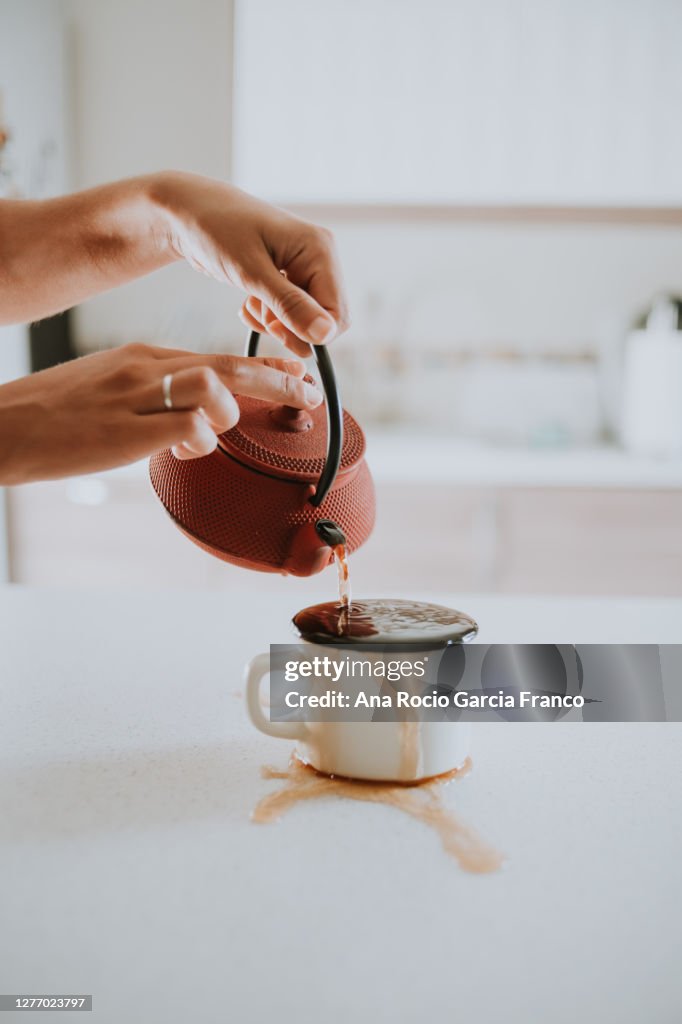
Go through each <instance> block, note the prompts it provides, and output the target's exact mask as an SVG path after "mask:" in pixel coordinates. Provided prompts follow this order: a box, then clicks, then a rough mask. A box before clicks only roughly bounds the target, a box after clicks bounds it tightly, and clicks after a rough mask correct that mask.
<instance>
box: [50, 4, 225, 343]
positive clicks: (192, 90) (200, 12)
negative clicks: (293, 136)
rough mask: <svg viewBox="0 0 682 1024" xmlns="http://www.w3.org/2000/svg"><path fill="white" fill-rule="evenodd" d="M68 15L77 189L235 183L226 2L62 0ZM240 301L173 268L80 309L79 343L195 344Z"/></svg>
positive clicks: (204, 337)
mask: <svg viewBox="0 0 682 1024" xmlns="http://www.w3.org/2000/svg"><path fill="white" fill-rule="evenodd" d="M66 10H67V17H68V22H69V32H70V36H71V42H72V53H73V66H72V73H73V94H74V97H75V147H74V158H73V167H74V184H75V185H76V187H87V186H90V185H94V184H98V183H100V182H103V181H110V180H112V179H115V178H121V177H126V176H129V175H134V174H141V173H146V172H149V171H154V170H162V169H166V168H178V169H182V170H188V171H195V172H198V173H201V174H207V175H212V176H214V177H217V178H224V179H227V178H229V176H230V137H231V88H232V67H231V53H232V40H231V31H232V11H231V3H230V2H229V0H115V2H112V3H109V2H107V0H66ZM238 305H239V303H238V299H237V297H236V296H235V295H234V294H233V293H231V292H230V291H228V289H226V288H221V287H220V286H219V285H218V284H216V283H214V282H211V281H208V280H205V279H204V278H203V277H202V276H201V275H198V274H194V273H192V272H191V271H190V270H189V269H188V268H186V267H171V268H168V269H167V270H164V271H162V272H160V273H158V274H155V275H152V276H151V277H149V278H147V279H145V280H142V281H138V282H136V283H134V284H132V285H129V286H128V287H126V288H122V289H118V290H117V291H116V292H113V293H110V294H108V295H103V296H100V297H98V298H97V299H93V300H91V301H90V302H87V303H85V304H84V305H83V306H82V307H81V308H80V309H79V310H78V315H77V332H78V337H79V340H80V342H81V344H82V346H83V347H89V346H90V345H93V344H101V343H104V342H115V341H118V340H128V339H130V338H139V337H152V338H158V337H162V338H163V337H165V338H169V339H171V340H175V341H178V342H181V343H183V344H191V343H192V342H193V341H194V340H195V339H196V340H198V341H199V342H201V341H205V340H206V332H207V330H208V329H210V330H215V329H216V325H219V324H221V323H222V322H224V321H225V320H232V319H233V318H234V314H235V311H236V309H237V308H238ZM207 324H208V325H210V326H209V327H208V328H207Z"/></svg>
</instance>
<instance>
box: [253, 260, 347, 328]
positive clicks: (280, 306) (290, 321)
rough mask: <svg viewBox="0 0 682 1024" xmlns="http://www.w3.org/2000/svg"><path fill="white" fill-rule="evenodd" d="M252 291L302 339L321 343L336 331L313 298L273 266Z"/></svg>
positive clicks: (333, 324)
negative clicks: (258, 285) (257, 287)
mask: <svg viewBox="0 0 682 1024" xmlns="http://www.w3.org/2000/svg"><path fill="white" fill-rule="evenodd" d="M254 295H256V296H257V298H259V299H260V300H261V301H262V302H264V303H265V304H266V305H267V306H268V307H269V308H270V309H271V310H272V312H273V313H274V314H275V316H276V317H277V319H278V320H281V322H282V323H283V324H284V326H285V327H288V328H289V330H290V331H292V332H293V333H294V334H295V335H296V336H297V337H298V338H300V339H301V340H302V341H307V342H310V343H311V344H312V345H324V344H325V343H326V342H328V341H331V340H332V338H333V337H334V335H335V334H336V331H337V326H336V321H335V320H334V318H333V317H332V316H331V314H330V313H328V312H327V311H326V310H325V309H323V307H322V306H320V304H319V303H318V302H316V301H315V299H314V298H313V297H312V296H311V295H309V294H308V293H307V292H306V291H304V290H303V289H302V288H299V287H298V286H297V285H295V284H293V283H292V282H291V281H289V280H288V279H287V278H286V277H284V275H283V274H280V273H279V272H278V271H277V270H275V268H274V267H272V268H271V269H270V270H269V271H268V273H267V276H266V278H265V280H264V281H263V283H262V284H261V285H260V287H259V289H258V290H256V289H254Z"/></svg>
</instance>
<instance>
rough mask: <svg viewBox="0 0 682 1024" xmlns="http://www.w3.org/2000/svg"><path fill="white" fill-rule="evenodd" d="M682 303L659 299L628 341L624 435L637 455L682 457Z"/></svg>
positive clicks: (624, 375) (623, 413) (626, 443)
mask: <svg viewBox="0 0 682 1024" xmlns="http://www.w3.org/2000/svg"><path fill="white" fill-rule="evenodd" d="M678 323H679V305H678V303H677V302H676V301H675V300H672V299H668V298H661V299H658V300H657V301H656V302H655V303H654V305H653V307H652V309H651V312H650V313H649V314H648V317H647V319H646V326H645V327H644V328H643V329H641V330H635V331H632V332H631V333H630V334H629V335H628V337H627V339H626V343H625V360H624V368H623V369H624V372H623V404H622V419H621V435H622V439H623V444H624V445H625V447H626V448H627V449H628V450H629V451H631V452H633V454H636V455H648V456H655V457H659V458H665V457H668V458H674V457H675V456H680V455H682V331H681V330H679V329H678Z"/></svg>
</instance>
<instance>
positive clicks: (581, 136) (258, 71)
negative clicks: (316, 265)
mask: <svg viewBox="0 0 682 1024" xmlns="http://www.w3.org/2000/svg"><path fill="white" fill-rule="evenodd" d="M235 8H236V9H235V75H234V82H235V89H234V103H235V109H234V140H233V143H234V171H235V175H236V178H237V180H238V182H239V183H240V184H242V185H243V186H244V187H245V188H248V189H251V190H252V191H254V192H256V193H259V194H262V195H265V196H268V197H271V198H275V199H279V200H281V201H285V202H287V201H288V202H296V201H300V202H306V203H309V202H343V201H347V202H384V203H421V202H424V203H465V204H558V205H564V204H577V205H581V204H582V205H591V204H597V205H598V204H604V205H614V204H615V205H617V204H623V205H625V204H641V205H648V204H661V205H665V204H679V203H680V202H681V201H682V134H681V133H680V132H679V131H677V129H676V120H677V115H678V112H679V110H680V109H681V108H682V61H680V58H679V40H680V38H681V37H682V3H679V0H628V2H623V0H575V2H570V0H456V2H452V3H449V2H445V0H420V2H419V3H417V2H414V0H344V2H343V3H335V4H332V3H323V2H320V0H288V2H287V3H282V2H281V0H236V3H235Z"/></svg>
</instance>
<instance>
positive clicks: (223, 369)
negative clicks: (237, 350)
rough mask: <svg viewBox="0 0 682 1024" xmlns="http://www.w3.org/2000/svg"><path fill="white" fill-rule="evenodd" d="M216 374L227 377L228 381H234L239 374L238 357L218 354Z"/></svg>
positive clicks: (239, 364)
mask: <svg viewBox="0 0 682 1024" xmlns="http://www.w3.org/2000/svg"><path fill="white" fill-rule="evenodd" d="M216 365H217V368H218V372H219V373H220V374H221V376H223V377H229V378H230V380H235V379H236V378H237V377H238V376H239V374H240V372H241V366H242V364H241V360H240V358H239V356H230V355H225V354H222V353H221V354H220V355H219V356H218V358H217V363H216Z"/></svg>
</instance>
